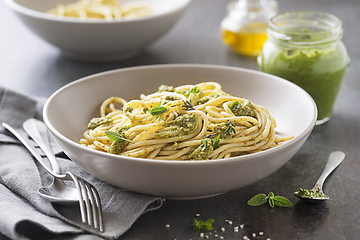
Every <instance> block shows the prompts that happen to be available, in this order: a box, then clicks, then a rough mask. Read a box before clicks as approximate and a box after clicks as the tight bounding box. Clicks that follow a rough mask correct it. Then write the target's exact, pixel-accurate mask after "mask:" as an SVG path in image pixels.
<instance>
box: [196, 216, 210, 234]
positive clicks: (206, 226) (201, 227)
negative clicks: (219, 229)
mask: <svg viewBox="0 0 360 240" xmlns="http://www.w3.org/2000/svg"><path fill="white" fill-rule="evenodd" d="M213 222H214V219H213V218H210V219H209V220H207V221H206V222H203V221H201V220H200V221H198V220H196V219H195V220H194V230H195V231H198V232H202V231H203V232H205V231H210V230H213V227H212V224H213Z"/></svg>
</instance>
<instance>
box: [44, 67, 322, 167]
mask: <svg viewBox="0 0 360 240" xmlns="http://www.w3.org/2000/svg"><path fill="white" fill-rule="evenodd" d="M176 67H179V68H184V67H186V68H191V67H192V68H212V69H214V68H217V69H229V70H241V71H244V72H250V73H254V74H259V75H265V76H270V77H272V78H274V79H275V80H277V81H284V83H285V84H290V85H293V87H295V88H298V89H299V90H300V91H302V92H304V93H305V95H307V96H308V98H309V99H310V100H311V102H312V107H313V113H314V114H313V118H312V119H311V122H310V124H309V125H308V126H307V127H306V129H305V131H303V132H302V133H301V134H299V135H297V136H295V137H294V138H293V139H291V140H289V141H286V142H283V143H282V144H281V145H279V146H276V147H274V148H270V149H267V150H263V151H261V152H256V153H252V154H248V155H241V156H238V157H232V158H225V159H212V160H197V161H184V160H160V159H146V158H135V157H128V156H123V155H115V154H110V153H106V152H101V151H97V150H94V149H90V148H88V147H85V146H82V145H80V144H79V143H77V142H75V141H72V140H70V139H69V138H67V137H65V136H64V135H62V134H61V133H60V132H58V131H57V130H56V129H55V128H54V127H53V126H52V125H51V123H50V121H49V119H48V117H47V114H46V112H47V111H48V109H49V104H50V102H51V101H52V99H53V98H55V96H56V95H57V94H58V93H59V92H61V91H63V90H65V89H66V88H69V87H71V86H72V85H74V84H77V83H80V82H83V81H86V80H88V79H92V78H94V77H101V76H103V75H108V74H113V73H117V72H122V71H129V70H136V69H151V68H176ZM43 118H44V122H45V123H46V125H47V127H48V128H49V130H50V132H52V133H53V134H55V135H56V137H58V138H60V139H61V140H62V141H64V142H66V143H67V144H70V145H72V146H73V147H80V148H82V149H83V150H84V151H89V152H90V153H92V154H95V155H98V156H99V157H106V158H113V159H114V160H116V159H117V160H131V161H139V162H144V163H147V164H151V163H154V164H175V165H177V164H181V165H188V164H193V165H194V164H195V165H197V164H204V162H206V163H207V164H215V165H216V164H222V163H226V162H233V161H246V160H248V159H249V158H250V160H251V158H253V157H261V156H263V155H266V154H268V153H276V152H278V151H281V149H283V148H285V147H287V146H289V145H293V144H297V142H298V141H301V139H303V138H306V137H307V135H308V134H310V133H311V131H312V129H313V128H314V126H315V123H316V119H317V107H316V104H315V101H314V100H313V98H312V97H311V96H310V95H309V94H308V93H307V92H306V91H305V90H303V89H302V88H301V87H299V86H297V85H296V84H294V83H292V82H290V81H287V80H285V79H283V78H280V77H277V76H274V75H271V74H267V73H263V72H260V71H256V70H251V69H245V68H239V67H231V66H220V65H211V64H157V65H146V66H135V67H127V68H121V69H114V70H109V71H104V72H101V73H96V74H92V75H89V76H86V77H83V78H80V79H78V80H75V81H73V82H71V83H69V84H67V85H65V86H63V87H61V88H59V89H58V90H57V91H55V92H54V93H53V94H52V95H51V96H50V97H49V98H48V100H47V101H46V103H45V106H44V109H43Z"/></svg>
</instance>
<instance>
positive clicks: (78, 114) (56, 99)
mask: <svg viewBox="0 0 360 240" xmlns="http://www.w3.org/2000/svg"><path fill="white" fill-rule="evenodd" d="M205 81H214V82H218V83H220V84H221V85H222V87H223V90H224V91H225V92H227V93H230V94H232V95H234V96H239V97H244V98H248V99H249V100H251V101H252V102H254V103H256V104H259V105H262V106H264V107H266V108H267V109H268V110H269V111H270V114H271V115H272V116H273V117H274V118H275V120H276V122H277V127H276V129H275V130H276V132H277V134H278V135H281V136H288V135H295V138H294V139H292V140H290V141H288V142H285V143H283V144H282V145H280V146H278V147H275V148H272V149H269V150H265V151H262V152H258V153H254V154H250V155H245V156H240V157H234V158H229V159H220V160H207V161H166V160H148V159H141V158H132V157H126V156H119V155H113V154H109V153H105V152H100V151H96V150H92V149H89V148H87V147H84V146H81V145H80V144H79V143H78V141H79V139H80V138H81V137H82V134H83V132H84V131H85V130H86V128H87V124H88V122H89V120H90V119H91V118H92V117H96V116H99V107H100V104H101V103H102V102H103V101H104V100H105V99H106V98H108V97H110V96H120V97H122V98H124V99H126V100H131V99H139V97H140V94H141V93H144V94H149V93H152V92H156V91H157V89H158V87H159V86H160V85H161V84H167V85H171V86H179V85H183V84H197V83H200V82H205ZM316 117H317V110H316V105H315V103H314V101H313V99H312V98H311V97H310V95H309V94H307V93H306V92H305V91H304V90H303V89H301V88H300V87H298V86H296V85H295V84H293V83H291V82H289V81H286V80H284V79H281V78H279V77H276V76H272V75H269V74H266V73H261V72H257V71H252V70H247V69H241V68H235V67H225V66H212V65H194V64H169V65H153V66H143V67H132V68H124V69H119V70H113V71H108V72H104V73H99V74H95V75H92V76H88V77H85V78H82V79H80V80H77V81H75V82H72V83H70V84H68V85H66V86H64V87H62V88H60V89H59V90H58V91H56V92H55V93H54V94H52V96H51V97H50V98H49V99H48V101H47V102H46V104H45V107H44V121H45V123H46V125H47V126H48V128H49V130H50V132H51V133H52V135H53V136H54V138H55V139H56V141H57V142H58V143H59V144H60V146H61V147H62V149H63V150H64V152H65V153H66V154H67V155H68V156H69V157H70V158H71V159H72V160H73V161H74V162H75V163H76V164H78V165H79V166H80V167H82V168H83V169H84V170H86V171H87V172H89V173H90V174H92V175H94V176H95V177H97V178H99V179H101V180H103V181H105V182H108V183H110V184H112V185H115V186H118V187H120V188H125V189H129V190H132V191H135V192H140V193H145V194H152V195H159V196H162V197H165V198H173V199H191V198H202V197H207V196H212V195H217V194H220V193H224V192H228V191H231V190H235V189H238V188H241V187H244V186H246V185H249V184H251V183H254V182H256V181H258V180H260V179H262V178H265V177H266V176H268V175H270V174H272V173H273V172H275V171H276V170H278V169H279V168H280V167H281V166H283V165H284V164H285V163H286V162H287V161H289V160H290V159H291V158H292V157H293V155H294V154H295V153H296V152H297V151H298V150H299V149H300V147H301V146H302V145H303V143H304V142H305V140H306V139H307V137H308V136H309V134H310V132H311V131H312V129H313V127H314V125H315V122H316Z"/></svg>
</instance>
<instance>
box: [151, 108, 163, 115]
mask: <svg viewBox="0 0 360 240" xmlns="http://www.w3.org/2000/svg"><path fill="white" fill-rule="evenodd" d="M166 111H167V108H166V107H154V108H153V109H151V110H150V114H151V115H153V116H158V115H161V114H163V113H164V112H166Z"/></svg>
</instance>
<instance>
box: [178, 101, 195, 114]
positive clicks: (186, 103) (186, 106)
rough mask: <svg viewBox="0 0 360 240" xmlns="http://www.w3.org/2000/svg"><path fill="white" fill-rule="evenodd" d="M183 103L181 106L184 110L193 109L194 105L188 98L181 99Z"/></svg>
mask: <svg viewBox="0 0 360 240" xmlns="http://www.w3.org/2000/svg"><path fill="white" fill-rule="evenodd" d="M183 102H184V105H182V106H181V107H183V108H185V109H186V110H188V111H189V110H195V108H194V106H193V105H192V104H191V101H189V100H183Z"/></svg>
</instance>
